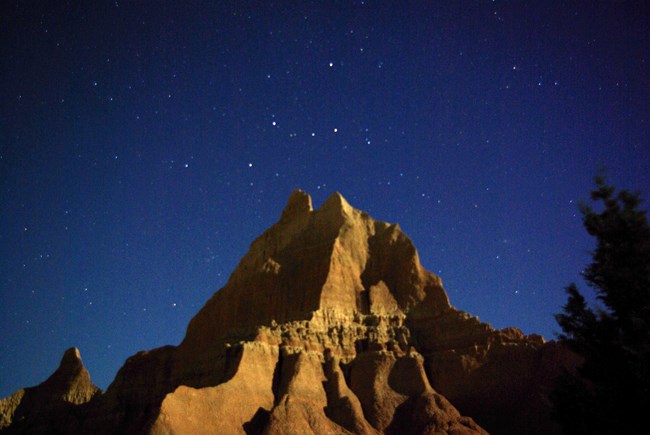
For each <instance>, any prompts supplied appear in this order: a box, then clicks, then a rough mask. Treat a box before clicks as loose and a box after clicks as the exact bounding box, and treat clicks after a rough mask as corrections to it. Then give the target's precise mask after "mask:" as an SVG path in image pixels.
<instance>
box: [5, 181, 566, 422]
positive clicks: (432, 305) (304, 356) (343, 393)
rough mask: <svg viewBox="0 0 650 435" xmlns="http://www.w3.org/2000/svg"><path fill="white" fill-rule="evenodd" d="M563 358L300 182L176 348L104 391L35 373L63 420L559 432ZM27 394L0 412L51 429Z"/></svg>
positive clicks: (393, 227)
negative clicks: (555, 398) (501, 324)
mask: <svg viewBox="0 0 650 435" xmlns="http://www.w3.org/2000/svg"><path fill="white" fill-rule="evenodd" d="M572 358H573V357H572V355H571V354H570V353H568V352H567V351H566V350H565V349H563V348H561V347H559V346H558V345H556V344H555V343H553V342H549V343H547V342H545V341H544V340H543V339H542V338H541V337H540V336H535V335H531V336H526V335H524V334H523V333H521V331H519V330H517V329H516V328H506V329H504V330H495V329H494V328H492V327H491V326H490V325H489V324H487V323H482V322H480V321H479V320H478V319H477V318H475V317H472V316H471V315H469V314H467V313H464V312H462V311H460V310H457V309H456V308H454V307H453V306H452V305H451V303H450V301H449V299H448V296H447V294H446V292H445V290H444V289H443V287H442V281H441V280H440V278H439V277H437V276H436V275H434V274H433V273H431V272H429V271H427V270H426V269H424V268H423V267H422V266H421V264H420V260H419V256H418V252H417V249H416V248H415V246H414V244H413V243H412V241H411V240H410V239H409V238H408V237H407V236H406V235H405V234H404V232H403V231H402V230H401V229H400V227H399V226H398V225H397V224H391V223H386V222H381V221H376V220H374V219H373V218H371V217H370V216H369V215H368V214H367V213H365V212H362V211H359V210H357V209H355V208H354V207H352V206H351V205H350V204H349V203H348V202H347V201H346V200H345V198H343V196H342V195H341V194H340V193H338V192H335V193H333V194H332V195H331V196H330V197H329V198H327V200H326V201H325V202H324V203H323V204H322V205H321V206H320V207H319V208H318V209H316V210H315V209H314V208H313V206H312V201H311V197H310V196H309V195H308V194H307V193H305V192H303V191H301V190H295V191H294V192H293V193H291V195H290V196H289V198H288V201H287V205H286V207H285V208H284V210H283V211H282V213H281V215H280V218H279V220H278V221H277V222H276V223H275V224H273V225H272V226H271V227H270V228H269V229H267V230H266V231H264V232H263V233H262V234H261V235H260V236H259V237H257V238H256V239H255V240H254V241H253V242H252V243H251V245H250V248H249V251H248V252H247V253H246V254H245V255H244V256H243V258H242V259H241V261H240V262H239V264H238V266H237V267H236V268H235V270H234V271H233V273H232V274H231V276H230V278H229V280H228V282H227V283H226V285H225V286H224V287H223V288H221V289H220V290H218V291H217V292H216V293H215V294H214V295H213V296H212V297H211V298H210V299H209V300H208V301H207V303H206V304H205V306H204V307H203V308H202V309H201V310H200V311H199V312H198V313H197V314H196V315H195V317H194V318H193V319H192V320H191V321H190V323H189V325H188V327H187V331H186V334H185V338H184V339H183V341H182V342H181V343H180V344H179V345H178V346H165V347H161V348H157V349H153V350H151V351H143V352H140V353H138V354H136V355H134V356H132V357H130V358H128V359H127V361H126V362H125V364H124V366H123V367H122V368H121V369H120V370H119V372H118V373H117V375H116V378H115V380H114V381H113V383H112V384H111V385H110V386H109V388H108V390H107V391H106V392H105V393H101V392H99V391H98V390H92V389H91V388H90V386H89V385H92V384H89V382H90V378H89V377H88V378H87V379H86V377H85V376H86V375H87V372H85V369H83V370H82V369H79V371H78V372H79V375H78V377H76V378H74V379H79V381H74V382H68V383H65V382H62V381H56V382H54V381H51V382H50V379H48V380H47V381H46V382H45V383H44V384H47V383H48V382H49V383H50V384H52V385H54V384H57V385H59V384H61V385H66V386H67V387H66V388H67V389H65V388H63V390H62V391H65V393H64V394H63V395H60V397H63V398H64V399H61V400H63V401H66V400H67V401H68V402H65V403H68V404H69V405H67V406H69V407H68V408H66V410H65V412H63V413H62V414H63V415H65V416H66V417H65V418H64V420H62V421H61V422H60V426H59V427H63V428H65V431H66V432H68V433H95V434H103V433H106V434H108V433H115V432H119V433H154V434H168V433H246V434H251V433H259V434H262V433H264V434H280V433H282V434H284V433H301V434H303V433H335V434H348V433H361V434H379V433H388V434H392V433H414V434H415V433H417V434H420V433H422V434H433V433H455V434H470V433H486V432H485V429H484V428H486V429H488V430H491V431H494V432H497V433H521V432H527V433H557V432H558V428H557V427H556V426H554V425H553V423H552V422H551V420H550V414H549V413H548V408H547V407H546V406H545V403H544V402H543V393H544V391H545V389H546V388H548V387H549V385H551V383H552V381H553V379H554V377H556V376H557V375H558V374H559V373H561V372H562V370H563V369H564V368H565V367H571V366H572V364H573V360H572ZM80 361H81V360H80V358H79V356H78V351H76V350H74V349H70V350H68V351H66V353H65V354H64V357H63V360H62V364H61V367H66V368H65V369H62V368H60V369H59V370H57V372H55V375H56V374H57V373H58V372H59V371H61V370H62V372H65V373H69V372H73V371H74V370H72V368H74V367H77V368H78V367H79V365H80V364H81V362H80ZM81 367H83V365H81ZM84 373H85V374H84ZM55 375H53V376H52V377H51V378H55ZM60 377H61V376H58V375H57V377H56V379H59V378H60ZM66 379H68V378H66ZM42 385H43V384H42ZM48 385H49V384H48ZM39 387H40V386H39ZM39 387H36V388H39ZM93 387H94V386H93ZM48 388H49V387H48ZM95 388H96V387H95ZM21 391H23V390H21ZM25 391H26V390H25ZM57 391H58V390H57ZM91 393H92V394H91ZM23 394H24V393H23ZM21 397H22V396H21V395H20V394H19V393H16V395H14V396H10V397H9V398H7V399H3V401H2V402H0V403H1V404H2V405H1V407H0V410H2V415H3V417H2V418H4V415H5V414H6V415H9V418H8V420H7V419H5V420H0V422H2V423H1V424H4V425H5V426H4V427H5V428H6V429H7V431H8V433H47V430H46V429H47V428H48V424H49V423H48V422H51V421H54V420H52V419H50V420H48V419H47V418H45V420H43V418H41V420H38V421H40V422H41V423H42V424H41V423H38V424H31V423H30V424H31V425H30V426H25V425H23V424H22V423H20V422H19V421H18V420H17V419H16V418H15V416H17V415H19V413H17V412H16V411H15V408H16V407H15V406H14V404H15V403H20V402H21V400H22V399H21ZM48 397H49V396H48ZM57 397H59V396H57ZM57 400H58V399H57ZM12 406H14V408H12ZM73 406H74V408H72V407H73ZM11 409H14V410H13V411H11ZM46 411H47V410H45V411H43V413H42V414H43V415H50V414H49V412H50V411H47V412H46ZM48 418H49V417H48ZM5 421H6V423H5ZM21 421H23V420H21ZM24 421H37V419H36V418H35V417H31V416H29V417H26V418H25V419H24ZM43 422H45V423H43ZM26 428H29V431H27V430H26ZM1 429H2V426H0V430H1Z"/></svg>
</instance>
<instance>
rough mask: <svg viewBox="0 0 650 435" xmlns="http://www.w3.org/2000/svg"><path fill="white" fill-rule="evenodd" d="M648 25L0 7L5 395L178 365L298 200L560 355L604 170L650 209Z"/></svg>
mask: <svg viewBox="0 0 650 435" xmlns="http://www.w3.org/2000/svg"><path fill="white" fill-rule="evenodd" d="M262 3H264V4H262ZM648 4H649V3H648V2H638V3H623V2H614V3H602V2H593V3H592V2H590V3H589V5H590V7H587V3H584V2H575V3H573V2H553V1H539V2H529V1H526V2H523V1H511V2H501V1H480V2H479V1H449V2H441V1H411V2H404V1H399V2H397V1H396V2H389V1H351V2H343V1H340V2H334V1H330V2H312V1H290V2H289V1H287V2H282V1H279V2H261V1H257V2H245V1H218V2H217V1H215V2H208V1H204V2H198V1H178V0H176V1H126V0H119V1H81V0H78V1H57V2H45V1H18V0H13V1H4V2H2V6H1V8H2V9H1V10H0V83H1V84H0V307H1V308H0V330H1V332H0V373H1V375H0V397H4V396H6V395H9V394H10V393H12V392H13V391H15V390H16V389H18V388H20V387H24V386H30V385H35V384H38V383H40V382H42V381H43V380H45V379H46V378H47V376H49V375H50V374H51V373H52V371H53V370H54V369H55V368H56V367H57V365H58V363H59V360H60V358H61V356H62V355H63V352H64V350H65V349H66V348H68V347H71V346H76V347H78V348H79V349H80V350H81V354H82V357H83V359H84V363H85V365H86V367H87V368H88V369H89V371H90V374H91V377H92V379H93V380H94V381H95V382H96V383H97V384H98V385H99V386H100V387H102V388H106V387H107V386H108V385H109V383H110V382H111V381H112V379H113V378H114V376H115V374H116V372H117V370H118V368H119V367H120V366H121V365H122V364H123V362H124V360H125V359H126V358H127V357H128V356H130V355H132V354H134V353H136V352H137V351H140V350H145V349H152V348H154V347H158V346H161V345H165V344H178V343H179V342H180V341H181V340H182V338H183V336H184V333H185V328H186V326H187V324H188V322H189V320H190V319H191V318H192V317H193V315H194V314H195V313H196V312H197V311H198V310H199V309H200V308H201V307H202V306H203V304H204V303H205V302H206V301H207V299H208V298H209V297H210V296H211V295H212V294H213V293H214V292H215V291H216V290H217V289H219V288H220V287H222V286H223V285H224V284H225V282H226V280H227V278H228V276H229V274H230V272H231V271H232V270H233V269H234V268H235V266H236V265H237V263H238V261H239V259H240V258H241V257H242V256H243V255H244V254H245V252H246V251H247V249H248V246H249V244H250V243H251V242H252V240H253V239H254V238H255V237H257V236H258V235H259V234H260V233H261V232H262V231H264V230H265V229H266V228H267V227H269V226H270V225H271V224H273V223H274V222H276V221H277V219H278V218H279V216H280V213H281V211H282V209H283V208H284V206H285V204H286V200H287V198H288V196H289V194H290V193H291V191H292V190H293V189H295V188H301V189H303V190H305V191H307V192H308V193H310V194H311V195H312V198H313V201H314V206H315V207H318V206H320V205H321V204H322V202H323V201H324V200H325V199H326V198H327V197H328V196H329V195H330V194H331V193H332V192H334V191H340V192H341V193H342V194H343V196H345V197H346V199H347V200H348V202H350V204H351V205H353V206H354V207H356V208H359V209H361V210H365V211H367V212H368V213H369V214H370V215H371V216H373V217H374V218H375V219H379V220H384V221H388V222H397V223H399V224H400V226H401V227H402V229H403V230H404V232H405V233H406V234H407V235H409V236H410V237H411V238H412V240H413V241H414V243H415V245H416V246H417V247H418V250H419V253H420V258H421V261H422V263H423V265H424V266H425V267H426V268H427V269H429V270H431V271H432V272H434V273H436V274H439V275H440V276H441V277H442V279H443V283H444V285H445V288H446V290H447V292H448V294H449V297H450V299H451V302H452V304H453V305H454V306H456V307H458V308H460V309H462V310H465V311H468V312H470V313H472V314H473V315H477V316H479V318H480V319H481V320H483V321H488V322H490V323H491V324H492V325H493V326H495V327H498V328H501V327H505V326H510V325H514V326H518V327H520V328H521V329H522V330H523V331H524V332H526V333H533V332H537V333H541V334H542V335H544V336H546V337H547V338H553V336H554V332H557V331H558V327H557V326H556V324H555V321H554V319H553V313H555V312H558V311H559V310H560V307H561V305H563V303H564V302H565V300H566V297H565V294H564V290H563V289H564V287H565V286H566V285H567V284H569V283H570V282H571V281H578V282H580V281H579V279H580V275H579V274H580V270H581V269H582V268H583V267H584V266H585V265H586V264H587V263H588V261H589V258H590V257H589V253H588V252H589V250H590V249H592V248H593V246H594V244H593V240H592V239H591V238H590V237H589V236H588V235H587V234H586V232H585V231H584V229H583V227H582V223H581V217H580V213H579V211H578V203H579V202H580V201H581V200H586V199H587V198H588V195H589V192H590V190H591V188H592V187H593V177H594V175H595V174H596V173H597V169H598V167H599V165H601V164H604V165H605V168H606V172H607V175H608V179H609V181H610V182H611V183H613V184H615V185H617V186H619V187H621V188H628V189H630V190H637V189H639V190H642V191H644V192H645V197H646V198H647V197H648V194H649V192H650V171H649V167H650V141H649V136H650V130H649V127H648V122H649V117H650V36H649V35H650V30H649V29H650V24H649V23H650V6H648ZM645 204H646V206H647V203H645ZM580 286H581V288H582V289H583V290H585V287H584V285H583V284H580Z"/></svg>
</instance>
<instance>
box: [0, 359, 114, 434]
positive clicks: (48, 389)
mask: <svg viewBox="0 0 650 435" xmlns="http://www.w3.org/2000/svg"><path fill="white" fill-rule="evenodd" d="M100 391H101V390H100V389H99V388H98V387H97V386H95V385H94V384H93V383H92V381H91V380H90V375H89V374H88V371H87V370H86V368H85V367H84V365H83V362H82V361H81V355H80V354H79V350H78V349H77V348H70V349H68V350H66V351H65V353H64V354H63V358H62V359H61V363H60V364H59V367H58V369H56V371H55V372H54V373H53V374H52V375H51V376H50V377H49V378H48V379H47V380H46V381H45V382H43V383H41V384H39V385H37V386H35V387H30V388H25V389H22V390H18V391H17V392H16V393H14V394H12V395H11V396H9V397H7V398H5V399H2V400H0V430H3V432H4V431H6V432H7V433H12V432H15V433H47V432H51V431H52V430H51V428H52V427H58V428H69V429H70V430H73V431H74V430H75V429H77V428H78V427H79V421H78V420H77V418H76V414H77V413H78V412H81V408H82V407H83V405H84V404H86V403H87V402H89V401H90V400H91V399H92V398H93V397H94V396H95V395H96V394H98V393H99V392H100Z"/></svg>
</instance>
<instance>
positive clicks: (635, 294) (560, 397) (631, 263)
mask: <svg viewBox="0 0 650 435" xmlns="http://www.w3.org/2000/svg"><path fill="white" fill-rule="evenodd" d="M591 199H592V200H593V201H595V202H597V203H602V211H596V210H594V209H593V208H592V207H591V206H589V205H586V204H583V205H582V206H581V212H582V214H583V222H584V226H585V228H586V229H587V231H588V232H589V234H590V235H592V236H594V237H595V238H596V242H597V244H596V249H595V250H594V251H593V252H592V263H591V264H590V265H589V266H588V267H587V269H586V270H585V271H584V272H583V276H584V278H585V280H586V281H587V283H588V285H589V286H590V287H591V288H593V290H594V291H595V294H596V297H597V299H598V300H599V302H600V303H601V304H602V307H601V308H590V307H589V306H588V305H587V303H586V301H585V298H584V297H583V296H582V294H581V293H580V292H579V290H578V288H577V287H576V285H575V284H571V285H570V286H569V287H567V289H566V291H567V293H568V301H567V303H566V305H565V306H564V311H563V312H562V313H560V314H557V315H556V316H555V317H556V319H557V322H558V324H559V325H560V327H561V328H562V331H563V332H562V333H561V334H560V335H559V336H558V338H559V339H560V341H561V342H563V343H565V344H566V345H567V346H568V347H569V348H571V349H572V350H574V351H575V352H576V353H578V354H579V355H580V356H581V357H582V358H583V363H582V364H581V365H580V366H579V367H578V368H577V370H576V372H575V373H572V374H569V373H567V374H566V375H564V376H563V377H562V378H561V379H560V380H559V382H558V384H557V387H556V389H555V390H554V391H553V392H552V394H551V402H552V404H553V415H554V417H555V419H556V420H557V421H558V422H559V423H560V424H561V425H562V427H563V429H564V430H565V432H566V433H571V434H578V433H589V434H605V433H607V434H613V433H617V434H619V433H635V430H633V428H635V427H639V426H638V425H639V424H641V422H642V421H645V418H646V417H647V414H648V412H650V400H649V399H650V227H649V226H648V221H647V219H646V214H645V211H644V210H641V209H640V208H639V207H640V202H641V200H640V196H639V194H638V193H635V194H633V193H630V192H628V191H625V190H622V191H620V192H618V193H616V192H615V189H614V188H613V187H611V186H609V185H607V184H606V182H605V179H604V177H603V176H598V177H596V189H595V190H594V191H593V192H592V193H591Z"/></svg>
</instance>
